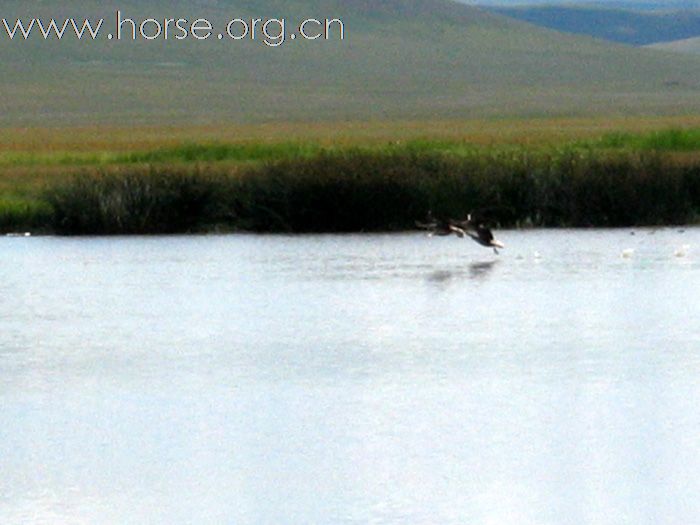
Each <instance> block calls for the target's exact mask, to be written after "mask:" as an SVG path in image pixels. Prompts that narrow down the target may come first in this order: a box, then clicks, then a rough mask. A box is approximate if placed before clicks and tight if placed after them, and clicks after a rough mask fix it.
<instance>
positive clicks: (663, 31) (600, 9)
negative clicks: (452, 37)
mask: <svg viewBox="0 0 700 525" xmlns="http://www.w3.org/2000/svg"><path fill="white" fill-rule="evenodd" d="M492 11H493V12H494V13H498V14H501V15H505V16H508V17H511V18H515V19H517V20H522V21H525V22H529V23H531V24H535V25H538V26H542V27H547V28H550V29H555V30H557V31H564V32H567V33H574V34H581V35H589V36H593V37H596V38H602V39H604V40H611V41H613V42H620V43H624V44H630V45H635V46H641V45H647V44H652V43H655V42H668V41H672V40H681V39H686V38H690V37H695V36H700V11H697V10H673V11H636V10H632V9H620V8H611V7H609V6H593V5H591V6H589V5H586V6H581V5H574V6H566V5H551V6H550V5H548V6H521V7H494V8H492Z"/></svg>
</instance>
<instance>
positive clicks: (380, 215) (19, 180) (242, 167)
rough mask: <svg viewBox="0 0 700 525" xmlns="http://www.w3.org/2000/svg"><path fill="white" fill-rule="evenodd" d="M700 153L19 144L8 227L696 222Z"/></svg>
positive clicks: (2, 160) (586, 147) (9, 164)
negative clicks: (434, 219)
mask: <svg viewBox="0 0 700 525" xmlns="http://www.w3.org/2000/svg"><path fill="white" fill-rule="evenodd" d="M387 136H389V135H387ZM350 144H352V142H350ZM697 152H700V128H693V127H685V128H680V127H679V128H672V129H666V130H657V131H651V132H644V133H631V132H625V133H619V132H618V133H607V134H605V135H602V136H601V137H600V138H597V139H585V140H572V139H568V140H564V141H562V142H560V143H556V144H551V143H550V142H549V141H544V142H542V143H534V144H532V145H524V144H517V143H511V142H508V141H502V142H501V143H498V142H497V143H493V139H492V138H489V139H488V140H480V138H479V137H476V139H475V140H468V139H466V138H461V139H460V138H459V137H458V136H457V135H455V136H454V137H452V138H420V137H415V136H414V137H412V138H408V139H405V140H387V139H386V138H384V139H381V140H368V141H361V142H359V143H357V144H356V145H348V144H347V143H343V142H339V141H336V142H333V141H331V142H321V141H319V140H311V139H306V140H298V141H284V140H282V141H278V142H269V141H268V142H265V141H261V140H254V139H250V140H245V141H240V142H208V143H196V142H186V143H183V144H181V145H167V146H160V147H156V148H153V149H150V150H149V149H142V150H135V151H133V150H132V151H128V150H127V151H85V152H81V151H60V150H56V151H49V152H47V153H43V152H42V150H40V149H35V150H31V151H29V152H22V151H21V150H19V151H15V152H6V153H4V154H0V232H14V231H24V230H28V231H34V232H40V231H45V232H58V233H67V234H87V233H92V234H116V233H175V232H201V231H211V230H221V229H225V230H245V231H270V232H272V231H287V232H310V231H380V230H388V231H393V230H401V229H405V228H410V227H411V226H412V225H413V221H414V220H415V219H417V218H420V217H421V216H422V215H423V214H424V213H425V212H426V211H427V210H428V209H432V210H433V211H434V212H436V213H439V214H442V215H446V216H448V215H449V216H453V217H459V216H464V215H466V214H467V213H468V212H469V211H470V210H472V209H475V208H483V207H486V208H489V209H491V212H490V215H491V216H492V218H493V220H495V221H496V222H497V223H498V224H500V225H503V226H525V225H534V226H624V225H660V224H677V223H688V222H696V221H697V219H698V216H700V211H699V207H700V206H699V204H698V203H699V202H700V197H698V193H699V192H698V184H699V183H698V171H699V170H700V156H698V155H697Z"/></svg>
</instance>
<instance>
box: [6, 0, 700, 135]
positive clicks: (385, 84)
mask: <svg viewBox="0 0 700 525" xmlns="http://www.w3.org/2000/svg"><path fill="white" fill-rule="evenodd" d="M117 6H118V7H119V8H120V9H121V10H122V11H123V12H124V13H125V16H130V17H132V18H135V19H141V20H142V19H145V18H147V17H154V18H161V19H162V18H165V17H168V16H175V17H189V18H190V20H191V19H193V18H196V17H206V18H208V19H210V20H211V21H213V22H214V24H215V27H221V23H222V21H225V20H229V19H231V18H235V17H253V16H261V17H264V16H277V17H289V19H290V20H296V21H298V20H301V19H303V18H307V17H316V18H325V17H328V18H337V17H340V18H342V19H343V21H344V23H345V26H346V40H345V41H344V42H339V41H329V42H320V41H315V42H304V41H301V40H296V41H291V40H289V41H288V42H287V43H285V44H284V45H282V46H280V47H277V48H270V47H267V46H265V45H263V44H262V43H261V42H259V41H258V42H234V41H230V40H222V41H219V40H217V39H215V38H213V39H209V40H207V41H196V40H193V39H189V40H186V41H182V42H179V41H174V40H170V41H168V42H163V41H162V40H156V41H152V42H148V41H143V40H140V41H137V42H132V41H122V42H116V41H109V40H107V38H106V37H104V38H102V39H100V40H98V41H81V42H78V41H76V40H75V39H73V40H62V41H61V42H57V41H55V40H54V41H48V42H47V41H44V40H42V39H40V38H39V39H36V38H33V39H30V41H27V42H24V41H18V40H14V41H10V40H9V39H8V38H7V37H6V36H5V37H3V38H0V56H2V57H3V60H2V61H0V92H1V93H2V94H3V96H2V97H1V98H0V125H1V126H5V127H7V126H21V125H32V126H36V125H49V126H51V125H76V124H81V125H87V124H93V123H98V124H118V125H135V124H139V125H149V124H153V125H160V124H168V123H173V124H201V123H210V122H231V121H233V122H241V123H246V122H278V121H337V120H386V119H419V118H433V119H440V118H452V119H455V118H473V117H491V116H506V115H508V116H549V115H590V114H600V113H605V114H606V115H609V114H622V115H627V114H678V113H688V112H698V111H700V96H698V95H700V59H697V58H695V57H690V56H688V57H686V56H683V55H679V56H678V57H676V58H674V59H669V56H668V55H667V54H665V53H659V52H656V51H650V50H643V49H632V48H627V47H624V46H618V45H613V44H607V43H604V42H600V41H596V40H593V39H590V38H587V37H576V36H570V35H563V34H559V33H555V32H552V31H549V30H546V29H542V28H536V27H534V26H532V25H530V24H525V23H522V22H518V21H514V20H511V19H508V18H506V17H502V16H499V15H496V14H492V13H489V12H485V11H483V10H480V9H477V8H474V7H469V6H464V5H459V4H456V3H453V2H449V1H443V0H403V1H402V0H386V1H384V2H381V3H377V2H374V1H372V0H353V1H347V0H345V1H344V0H295V1H293V2H292V1H284V0H275V1H263V0H200V1H196V2H186V1H184V0H176V1H171V2H165V1H164V0H153V1H149V2H146V1H143V0H122V1H121V2H119V3H118V4H117V3H115V2H113V1H112V2H101V1H98V0H67V1H65V2H62V5H61V7H60V8H57V7H51V6H50V5H49V4H48V3H47V2H38V1H37V2H26V1H18V0H6V1H5V2H4V3H3V6H2V8H1V13H0V16H1V17H5V18H8V19H14V18H16V17H46V18H50V17H52V16H53V17H56V18H59V17H69V16H75V17H79V18H80V19H82V18H84V17H86V16H89V17H99V16H104V17H105V18H107V19H108V22H106V24H112V23H113V22H112V19H113V18H114V12H115V11H116V8H117ZM224 25H225V24H224Z"/></svg>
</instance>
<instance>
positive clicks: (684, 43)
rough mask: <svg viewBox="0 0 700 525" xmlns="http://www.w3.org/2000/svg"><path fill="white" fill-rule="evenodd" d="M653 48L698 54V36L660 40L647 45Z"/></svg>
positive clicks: (699, 47)
mask: <svg viewBox="0 0 700 525" xmlns="http://www.w3.org/2000/svg"><path fill="white" fill-rule="evenodd" d="M649 47H650V48H653V49H661V50H664V51H673V52H676V53H690V54H695V55H697V54H700V37H695V38H686V39H684V40H676V41H674V42H661V43H658V44H653V45H651V46H649Z"/></svg>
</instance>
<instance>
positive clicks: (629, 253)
mask: <svg viewBox="0 0 700 525" xmlns="http://www.w3.org/2000/svg"><path fill="white" fill-rule="evenodd" d="M633 255H634V248H627V249H626V250H622V257H623V258H624V259H630V258H631V257H632V256H633Z"/></svg>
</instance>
